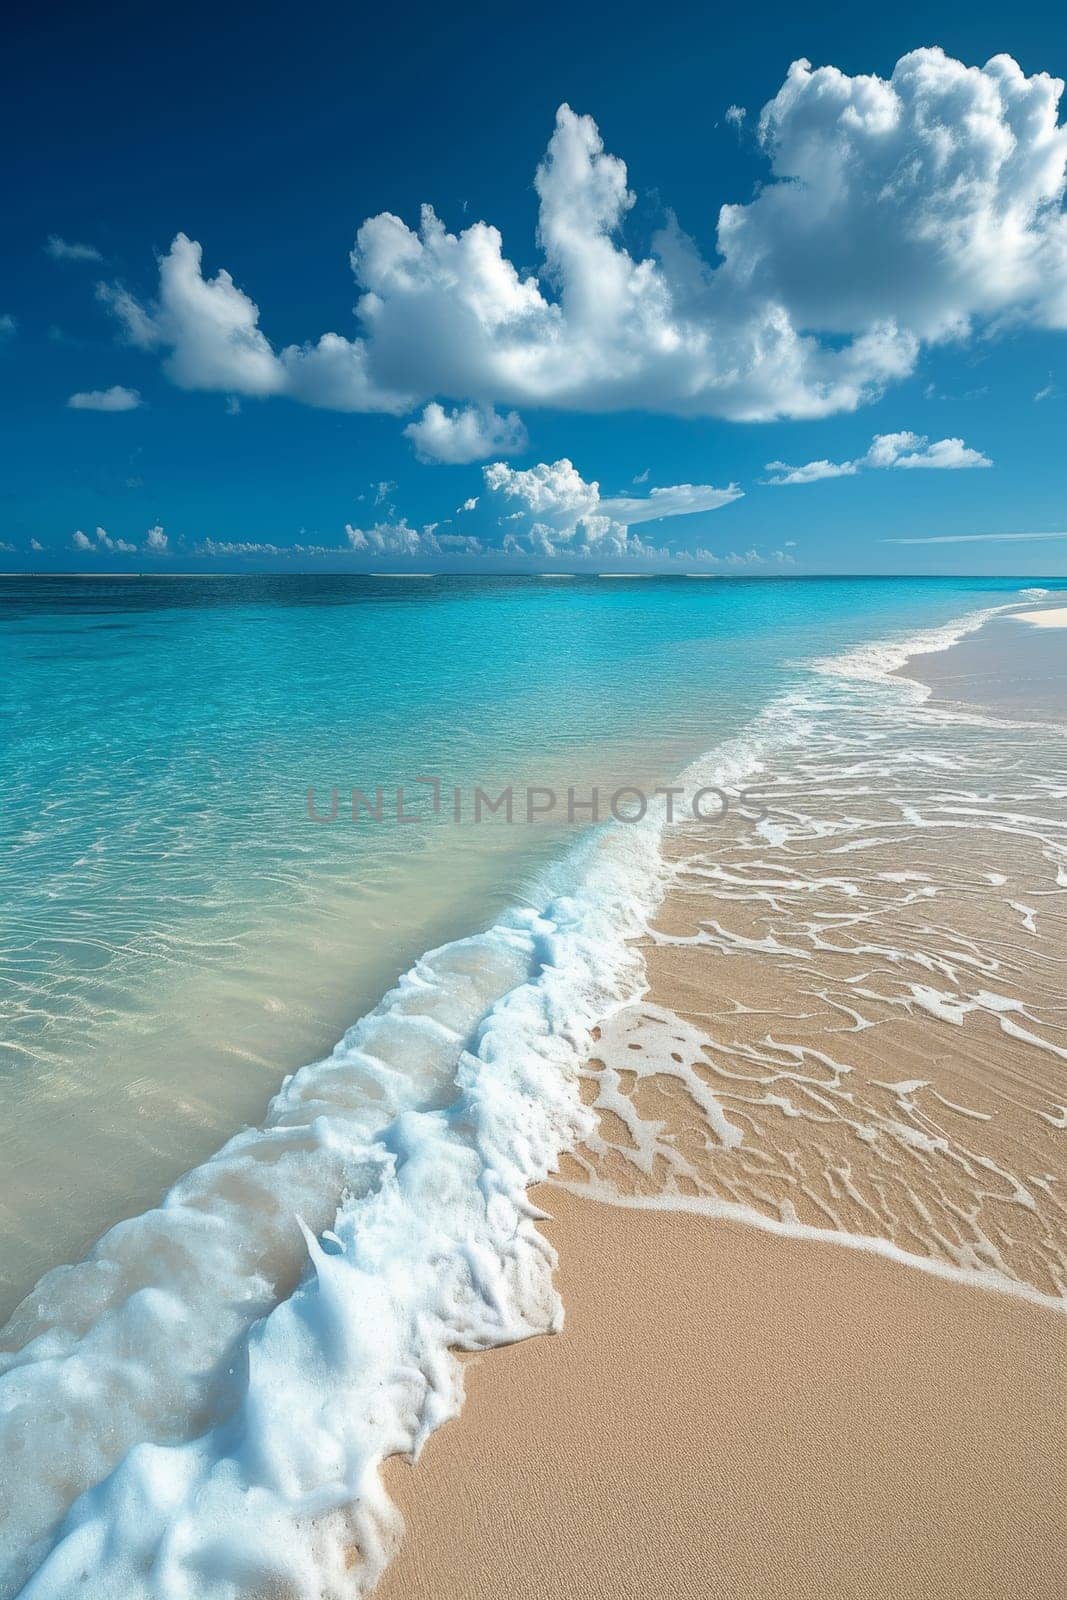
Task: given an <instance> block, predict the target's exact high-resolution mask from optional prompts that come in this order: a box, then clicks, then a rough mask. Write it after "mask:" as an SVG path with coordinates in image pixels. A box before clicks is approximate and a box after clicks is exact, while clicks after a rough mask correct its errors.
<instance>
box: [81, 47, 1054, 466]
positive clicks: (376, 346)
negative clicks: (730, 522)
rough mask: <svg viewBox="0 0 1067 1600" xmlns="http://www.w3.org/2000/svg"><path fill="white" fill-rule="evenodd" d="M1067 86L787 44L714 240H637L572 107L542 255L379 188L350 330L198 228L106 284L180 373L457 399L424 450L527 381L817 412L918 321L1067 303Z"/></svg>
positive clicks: (360, 241)
mask: <svg viewBox="0 0 1067 1600" xmlns="http://www.w3.org/2000/svg"><path fill="white" fill-rule="evenodd" d="M1062 87H1063V86H1062V84H1061V83H1060V81H1059V80H1057V79H1054V78H1052V77H1050V76H1049V75H1048V74H1046V73H1036V74H1034V75H1033V76H1030V77H1028V76H1027V75H1026V74H1025V73H1024V72H1023V71H1022V69H1021V68H1020V67H1019V66H1018V64H1017V63H1016V62H1015V61H1014V60H1012V59H1011V57H1009V56H1006V55H1000V56H995V57H994V58H993V59H992V60H991V61H989V62H988V63H987V64H986V65H985V66H984V67H970V66H966V65H964V64H963V63H962V62H959V61H956V60H953V59H952V58H951V57H949V56H946V55H945V53H944V52H943V51H942V50H939V49H923V50H916V51H912V52H911V53H910V54H908V55H905V56H903V57H902V58H901V59H900V61H899V62H898V63H897V65H896V67H895V68H894V70H893V73H892V75H891V77H889V78H886V79H883V78H879V77H876V76H870V75H856V76H850V75H849V74H847V73H844V72H842V71H840V70H839V69H838V68H836V67H833V66H826V67H819V68H817V69H813V68H812V66H811V65H810V63H808V62H807V61H797V62H794V64H793V65H792V67H791V68H790V69H789V72H788V75H787V77H786V80H785V82H784V84H783V85H782V87H781V89H780V90H779V91H778V93H777V94H776V95H775V97H774V98H773V99H772V100H771V101H770V102H769V103H768V104H767V105H766V106H765V107H764V109H763V111H762V113H761V115H760V117H759V121H758V138H759V142H760V145H761V146H762V149H763V151H764V153H765V155H766V158H767V160H768V163H769V166H770V179H769V181H767V182H766V183H764V184H762V185H761V186H760V188H759V191H758V193H757V194H756V196H755V198H754V199H752V200H751V201H749V202H748V203H742V204H728V205H724V206H723V207H722V208H721V210H720V211H719V214H718V222H717V232H716V245H717V254H716V256H715V257H714V258H713V259H711V260H708V259H705V258H704V257H703V256H702V255H701V253H700V251H699V250H698V248H697V246H696V245H695V243H694V242H693V240H692V239H690V238H688V237H687V236H686V235H685V234H684V233H683V232H682V231H681V229H680V228H679V227H678V225H677V224H676V223H675V222H674V221H673V220H668V222H667V225H666V226H665V227H664V228H663V229H662V230H661V231H660V232H659V233H658V234H657V235H656V236H655V237H654V238H653V239H652V241H651V247H650V248H649V249H647V250H646V251H643V252H642V251H637V252H634V251H633V249H632V248H631V247H628V245H627V244H626V242H625V241H624V238H623V232H624V225H625V223H626V219H627V216H628V213H629V212H630V211H631V208H632V207H633V204H634V195H633V194H632V192H631V190H630V188H629V185H628V177H627V171H626V167H625V165H624V163H623V162H622V161H621V160H620V159H619V158H618V157H616V156H614V155H612V154H610V153H608V152H607V151H605V149H604V145H603V142H602V140H601V137H600V133H599V131H598V129H597V126H596V124H595V123H594V121H593V120H592V118H591V117H588V116H583V115H578V114H577V113H575V112H574V111H572V110H571V108H570V107H569V106H566V105H564V106H561V107H560V109H559V111H558V113H557V117H556V125H555V130H554V132H553V134H552V137H551V140H550V142H549V145H548V149H547V152H546V154H545V157H544V159H543V161H542V162H541V164H540V166H539V167H538V169H537V173H536V177H535V188H536V190H537V195H538V199H539V222H538V241H539V244H540V249H541V260H540V263H539V268H538V272H537V274H536V275H535V274H532V273H529V272H523V271H520V270H519V269H518V268H517V267H516V266H515V265H514V263H513V262H512V261H511V260H510V259H509V258H508V257H507V256H506V255H505V254H504V250H503V241H502V238H501V235H500V233H499V231H498V230H497V229H496V228H495V227H493V226H492V225H491V224H490V223H488V222H484V221H480V222H475V223H473V224H472V225H471V226H470V227H467V228H465V229H463V230H462V231H460V232H459V233H455V234H454V233H451V232H449V231H448V229H447V228H446V226H445V224H444V223H443V222H442V221H441V220H440V219H439V218H438V216H437V215H436V213H435V212H434V211H433V209H432V208H430V207H424V209H423V212H422V216H421V220H420V223H419V226H418V228H417V229H413V228H411V227H409V226H408V225H407V223H405V222H404V221H403V220H401V219H400V218H399V217H397V216H394V215H392V214H391V213H389V212H383V213H381V214H380V215H378V216H375V217H371V218H370V219H368V220H367V221H366V222H364V224H363V225H362V227H361V228H360V229H359V231H358V234H357V237H356V242H355V247H354V249H353V251H352V255H351V263H352V268H353V271H354V273H355V276H356V279H357V282H358V285H359V288H360V291H361V297H360V299H359V302H358V307H357V311H358V315H359V318H360V322H361V336H360V337H358V338H355V339H351V340H350V339H346V338H344V337H342V336H341V335H339V334H335V333H327V334H324V335H323V336H322V337H321V338H320V339H319V340H318V342H317V343H314V344H307V345H302V346H290V347H289V348H288V349H285V350H282V351H281V352H280V353H277V352H276V351H275V350H274V348H273V347H272V345H271V344H270V342H269V340H268V339H267V337H266V335H265V334H264V333H263V332H262V331H261V329H260V327H259V310H258V307H257V306H256V305H255V303H254V301H252V300H251V299H250V298H249V297H248V296H247V295H246V294H245V293H244V292H243V291H242V290H240V289H238V288H237V286H236V285H235V284H234V282H233V279H232V278H231V277H230V275H229V274H228V273H227V272H225V271H222V272H219V273H218V274H217V275H216V276H215V277H214V278H205V277H204V276H203V272H202V265H201V251H200V246H199V245H198V244H196V243H194V242H193V241H192V240H190V239H188V238H187V237H186V236H185V235H184V234H179V235H178V236H177V238H176V239H175V241H174V243H173V245H172V246H171V249H170V252H169V253H168V255H167V256H165V257H164V258H163V260H162V262H161V263H160V284H159V293H158V298H157V300H156V301H155V302H154V303H153V304H152V305H150V306H147V307H146V306H143V305H141V304H140V303H139V302H138V301H136V300H135V299H133V297H132V296H130V295H129V294H128V293H127V292H126V291H124V290H122V289H118V288H114V287H112V288H105V289H104V290H103V291H102V293H103V295H104V297H105V298H106V299H107V300H108V301H109V303H110V304H111V305H112V307H113V309H114V310H115V312H116V313H117V315H118V316H119V317H120V318H121V319H122V321H123V323H124V325H125V326H126V328H127V330H128V333H129V336H130V337H131V338H132V339H133V340H134V341H135V342H137V343H140V344H143V345H145V346H146V347H149V348H151V347H157V348H160V349H163V350H165V351H166V352H167V353H166V366H167V370H168V372H169V374H170V376H171V377H172V378H173V379H174V381H175V382H177V383H179V384H182V385H184V386H185V387H188V388H224V389H225V390H227V391H228V392H233V393H240V394H254V395H261V396H266V395H272V394H288V395H291V396H292V397H294V398H296V399H300V400H303V401H305V402H306V403H308V404H311V405H322V406H332V407H334V408H336V409H340V410H354V411H360V410H382V411H393V412H396V413H398V414H399V413H401V412H403V411H407V410H412V409H414V408H415V407H416V406H425V405H426V404H427V402H430V403H433V402H434V401H435V400H436V401H437V403H438V405H439V406H440V399H441V397H447V398H448V399H450V400H451V401H453V402H458V403H460V409H459V410H458V411H452V412H447V411H445V410H444V408H443V406H440V415H438V414H437V413H436V412H431V413H430V414H429V417H427V414H426V412H425V411H424V413H423V416H422V418H421V419H420V421H419V422H417V423H415V424H413V425H412V426H413V428H414V429H415V430H416V432H415V433H414V435H413V442H415V443H416V446H417V447H419V445H420V440H421V443H422V447H423V448H424V453H425V454H427V455H428V456H429V455H431V454H432V450H433V446H434V442H435V441H439V442H440V444H441V448H443V449H444V450H445V451H446V452H447V451H448V450H449V449H451V450H459V449H461V448H464V444H463V441H464V440H465V439H467V438H468V437H469V438H470V448H473V445H474V440H475V437H476V436H478V435H479V434H480V432H481V431H482V428H481V427H480V425H479V424H478V421H477V416H475V419H474V420H473V421H471V420H464V419H467V418H468V417H469V413H470V410H471V408H472V407H473V408H482V419H483V424H484V422H485V419H486V418H487V417H488V416H489V415H490V413H489V411H488V410H487V409H484V408H491V407H494V406H518V407H524V406H531V405H532V406H555V407H569V408H574V409H579V410H587V411H612V410H622V409H641V410H652V411H664V412H673V413H678V414H681V415H686V416H696V415H716V416H723V417H730V418H735V419H741V420H766V419H769V418H774V417H796V418H801V417H807V418H812V417H821V416H826V415H829V414H830V413H832V412H839V411H848V410H851V409H854V408H855V407H856V406H858V405H861V404H863V403H864V402H866V401H869V400H872V399H874V398H876V397H877V396H878V395H879V394H880V393H881V392H882V391H883V389H884V388H885V386H886V385H887V384H889V383H891V382H893V381H894V380H897V379H900V378H903V377H905V376H906V375H908V374H909V373H910V372H911V371H912V370H913V369H914V367H915V364H916V361H917V359H918V356H919V353H920V351H921V349H922V347H923V345H924V344H928V343H934V342H939V341H944V340H946V339H962V338H965V337H967V336H968V335H970V334H971V333H972V332H973V331H974V330H976V329H978V328H985V327H991V326H1005V325H1007V324H1011V323H1019V324H1029V325H1032V326H1037V327H1064V326H1067V223H1065V219H1064V211H1063V198H1064V169H1065V161H1067V129H1065V128H1063V127H1061V126H1060V124H1059V123H1058V121H1057V114H1058V105H1059V100H1060V96H1061V93H1062ZM740 109H741V108H740V107H738V108H736V110H737V111H740ZM733 120H734V121H735V122H736V117H734V119H733ZM495 453H496V454H503V453H504V452H503V451H502V450H496V451H495ZM448 458H449V457H448V456H447V455H445V456H440V455H439V456H436V457H434V459H448ZM469 459H476V457H474V456H471V457H469Z"/></svg>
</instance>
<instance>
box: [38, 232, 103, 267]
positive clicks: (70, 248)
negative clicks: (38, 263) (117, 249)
mask: <svg viewBox="0 0 1067 1600" xmlns="http://www.w3.org/2000/svg"><path fill="white" fill-rule="evenodd" d="M44 250H45V255H48V256H51V257H52V260H53V261H102V260H103V259H104V258H103V256H102V255H101V254H100V252H99V250H97V249H96V247H95V246H94V245H91V244H71V243H70V241H69V240H67V239H61V238H60V237H59V236H58V234H55V233H52V234H49V236H48V239H47V241H46V243H45V247H44Z"/></svg>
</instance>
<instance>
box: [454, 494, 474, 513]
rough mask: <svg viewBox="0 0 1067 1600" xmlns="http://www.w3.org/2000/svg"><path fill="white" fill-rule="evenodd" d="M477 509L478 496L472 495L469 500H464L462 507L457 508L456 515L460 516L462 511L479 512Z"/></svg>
mask: <svg viewBox="0 0 1067 1600" xmlns="http://www.w3.org/2000/svg"><path fill="white" fill-rule="evenodd" d="M477 509H478V496H477V495H476V494H472V495H471V496H470V497H469V498H468V499H466V500H464V502H463V504H462V505H461V506H459V507H457V510H456V515H457V516H458V515H459V514H460V512H461V511H477Z"/></svg>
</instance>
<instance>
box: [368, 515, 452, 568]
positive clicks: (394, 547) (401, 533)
mask: <svg viewBox="0 0 1067 1600" xmlns="http://www.w3.org/2000/svg"><path fill="white" fill-rule="evenodd" d="M437 526H438V524H437V523H436V522H433V523H429V524H428V525H427V526H426V527H423V528H421V529H420V528H413V527H412V526H411V525H410V523H409V522H408V520H407V518H406V517H401V518H400V519H399V521H390V522H376V523H375V524H374V525H373V527H370V528H356V527H353V526H352V524H351V523H346V524H345V538H346V539H347V540H348V549H349V550H350V551H355V552H356V554H357V555H369V556H400V557H404V558H408V557H411V556H440V555H442V554H444V552H445V551H448V550H451V551H454V552H455V551H459V552H462V553H467V554H476V553H477V552H478V551H480V550H481V548H482V545H481V542H480V541H479V540H478V539H476V538H474V537H473V536H468V535H466V534H452V535H448V534H443V535H441V536H438V534H437V532H436V531H435V530H436V528H437Z"/></svg>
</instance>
